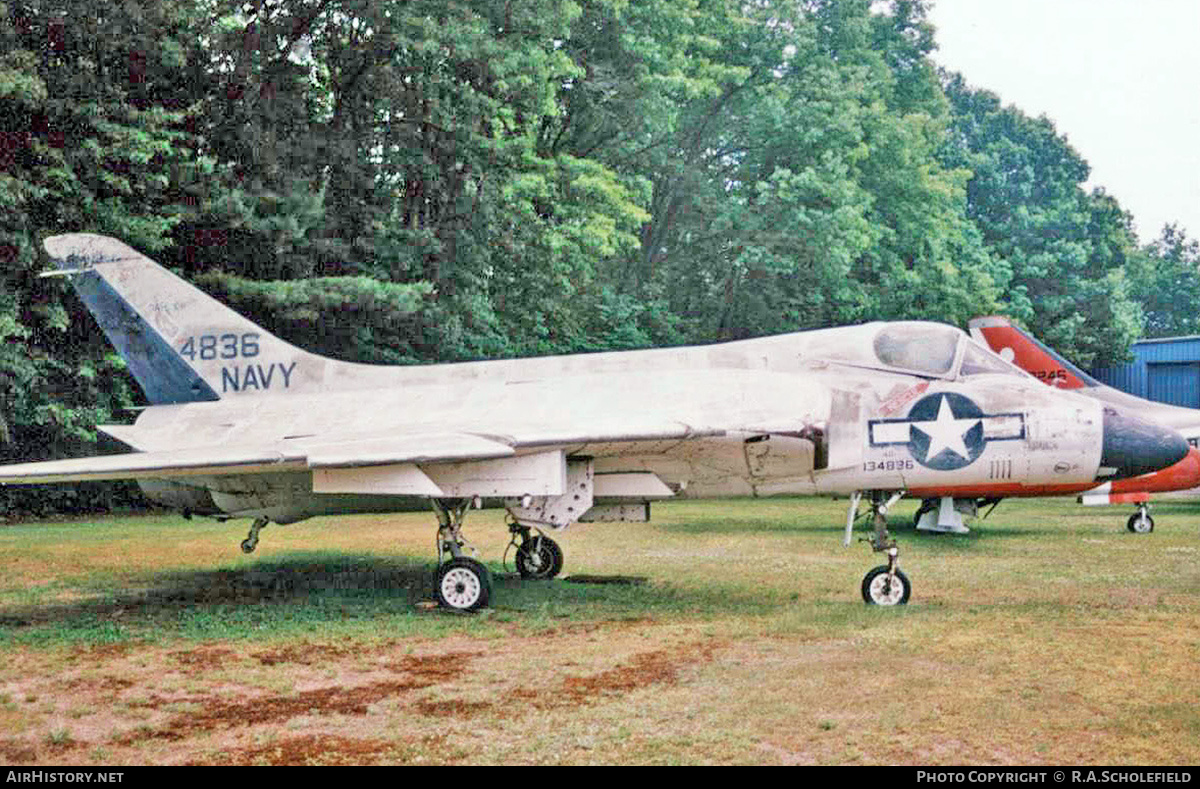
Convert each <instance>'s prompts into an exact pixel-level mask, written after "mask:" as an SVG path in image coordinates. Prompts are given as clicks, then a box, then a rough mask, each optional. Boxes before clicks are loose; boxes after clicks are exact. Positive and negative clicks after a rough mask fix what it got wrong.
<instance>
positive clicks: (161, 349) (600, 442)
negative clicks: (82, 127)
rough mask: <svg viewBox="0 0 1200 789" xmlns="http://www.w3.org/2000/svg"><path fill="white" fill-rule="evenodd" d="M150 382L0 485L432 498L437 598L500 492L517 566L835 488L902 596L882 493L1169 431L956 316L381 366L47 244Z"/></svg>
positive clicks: (1063, 467) (179, 495) (117, 256)
mask: <svg viewBox="0 0 1200 789" xmlns="http://www.w3.org/2000/svg"><path fill="white" fill-rule="evenodd" d="M45 247H46V250H47V252H48V253H49V255H50V257H51V258H52V259H54V260H55V261H56V262H57V264H58V265H59V267H60V269H61V270H62V272H61V273H65V274H67V275H68V276H69V278H70V281H71V282H72V283H73V285H74V286H75V288H76V290H77V291H78V293H79V295H80V296H81V298H82V299H83V301H84V303H85V304H87V306H88V307H89V309H90V310H91V311H92V313H93V314H94V315H95V316H96V319H97V321H98V323H99V325H100V327H101V328H102V329H103V330H104V332H105V333H106V334H107V335H108V337H109V339H110V340H111V341H112V343H113V344H114V345H115V346H116V347H117V349H118V350H119V352H120V353H121V354H122V356H123V357H124V358H125V360H126V362H127V364H128V367H129V369H130V372H131V373H132V374H133V375H134V377H135V378H136V379H137V380H138V382H139V383H140V385H141V386H142V388H143V389H144V390H145V393H146V395H147V398H148V399H149V401H150V404H151V405H150V407H148V408H146V409H145V410H143V411H142V412H141V414H140V415H139V416H138V418H137V420H136V422H135V424H133V425H130V426H106V427H104V428H102V429H103V430H104V431H105V432H107V433H108V434H110V435H112V436H113V437H115V438H117V439H118V440H120V441H122V442H124V443H126V444H128V445H129V446H131V447H133V448H134V449H135V450H137V451H136V452H134V453H130V454H125V455H113V456H105V457H95V458H81V459H74V460H61V461H46V462H40V463H26V464H19V465H12V466H5V467H0V483H34V482H63V481H72V480H87V479H117V478H133V479H137V480H138V481H139V483H141V485H142V487H143V489H144V490H145V491H146V492H147V493H148V494H149V495H150V496H151V497H152V498H154V499H156V500H158V501H160V502H163V503H167V504H168V505H171V506H174V507H176V508H178V509H181V510H184V511H188V512H192V513H196V514H201V515H212V516H216V517H220V518H227V517H247V518H253V519H254V521H253V525H252V526H251V528H250V534H249V536H248V537H247V538H246V540H245V541H244V542H243V543H242V547H243V550H245V551H247V552H249V551H252V550H253V549H254V545H255V543H256V542H257V541H258V534H259V531H260V530H261V529H262V528H263V527H264V526H266V525H267V524H268V523H269V522H275V523H277V524H287V523H292V522H295V521H299V520H301V519H304V518H308V517H311V516H314V515H323V514H330V513H341V512H374V511H394V510H401V509H411V508H412V507H413V505H422V506H429V507H432V509H433V511H434V512H435V513H436V516H437V524H438V553H439V569H438V571H437V575H436V581H435V588H434V592H435V595H436V597H437V599H438V601H439V603H440V604H441V605H443V606H446V607H449V608H452V609H459V610H473V609H476V608H479V607H481V606H484V605H486V604H487V602H488V597H489V594H490V580H489V576H488V571H487V569H486V568H485V567H484V566H483V565H482V564H481V563H479V562H477V561H476V560H474V559H472V558H470V557H468V556H467V549H468V548H469V546H468V545H467V544H466V542H465V540H464V537H463V532H462V526H463V519H464V516H465V514H466V512H467V510H468V509H469V508H470V507H471V506H475V507H481V506H500V507H503V508H505V509H506V510H507V512H508V521H509V528H510V530H511V531H512V532H513V540H514V542H515V543H517V548H518V550H517V567H518V569H519V570H520V572H521V574H522V575H523V576H526V577H543V578H548V577H552V576H554V575H555V574H557V573H558V572H559V570H560V569H561V567H562V551H561V550H560V549H559V547H558V546H557V544H556V543H555V542H554V541H553V540H551V539H550V538H549V537H547V536H545V534H544V532H545V531H556V530H559V529H562V528H564V527H566V526H568V525H569V524H571V523H572V522H575V521H644V520H647V519H648V518H649V510H650V502H652V501H655V500H659V499H668V498H681V497H687V498H698V497H715V496H766V495H778V494H841V495H848V496H849V497H850V500H851V504H850V509H849V512H848V514H847V519H846V542H847V544H848V543H849V540H850V537H851V532H852V529H853V526H854V523H855V520H856V519H857V516H858V511H859V506H860V500H861V499H862V497H863V495H864V494H866V496H867V500H868V501H869V502H870V505H871V506H870V507H869V508H868V511H867V512H866V513H864V514H867V515H871V516H873V523H874V530H873V533H872V535H871V537H870V542H871V544H872V547H873V548H874V549H875V550H876V551H880V552H884V553H885V554H886V555H887V558H888V562H887V564H886V565H881V566H879V567H876V568H875V569H873V570H871V571H870V572H869V573H868V574H867V575H866V577H865V578H864V579H863V583H862V592H863V597H864V599H866V600H867V601H868V602H870V603H876V604H884V605H895V604H899V603H904V602H906V601H907V600H908V596H909V592H910V585H909V581H908V579H907V578H906V577H905V576H904V574H903V573H902V572H900V570H899V567H898V554H899V551H898V548H897V546H896V544H895V542H894V541H893V540H892V539H891V537H890V535H889V534H888V531H887V524H886V517H885V516H886V512H887V510H888V508H889V507H890V506H891V505H892V504H894V503H895V501H897V500H898V499H899V498H900V497H901V496H902V495H904V494H905V492H908V493H911V494H912V495H916V496H921V497H924V498H940V499H941V501H942V509H943V510H946V509H947V504H949V509H951V510H953V506H954V504H955V500H959V501H964V500H970V501H974V500H976V499H979V498H984V499H996V498H1000V497H1005V496H1013V495H1044V494H1047V493H1066V492H1076V491H1079V490H1084V489H1087V488H1090V487H1093V486H1095V485H1096V484H1097V483H1098V482H1101V481H1104V480H1108V479H1118V478H1122V477H1128V476H1133V475H1137V474H1143V473H1146V472H1149V471H1153V470H1155V469H1158V468H1162V467H1165V466H1169V465H1171V464H1173V463H1175V462H1176V461H1178V460H1179V459H1180V458H1182V457H1183V456H1184V454H1185V453H1186V452H1187V444H1186V443H1185V442H1184V440H1183V438H1182V437H1180V436H1179V435H1178V434H1176V433H1174V432H1173V431H1171V430H1169V429H1166V428H1162V427H1158V426H1156V425H1151V424H1148V423H1146V422H1143V421H1141V420H1138V419H1136V418H1131V417H1126V416H1123V415H1121V414H1119V413H1118V412H1116V411H1114V410H1111V409H1104V408H1102V407H1101V405H1100V404H1099V403H1098V402H1097V401H1095V400H1093V399H1090V398H1086V397H1082V396H1079V395H1074V394H1071V393H1067V392H1057V391H1054V390H1053V389H1050V388H1047V387H1045V386H1042V385H1041V384H1040V383H1038V382H1037V380H1036V379H1034V378H1032V377H1030V376H1029V375H1027V374H1026V373H1024V372H1022V371H1020V370H1019V369H1017V368H1016V367H1014V366H1013V365H1011V364H1009V363H1008V362H1006V361H1004V360H1002V359H1001V358H1000V357H998V356H996V355H995V354H993V353H992V352H990V351H988V350H986V349H985V348H983V347H982V346H980V345H978V344H976V343H975V342H974V341H972V340H971V339H970V338H969V337H967V335H966V334H965V333H964V332H963V331H961V330H959V329H956V328H953V327H950V326H946V325H942V324H937V323H922V322H905V323H870V324H864V325H860V326H851V327H845V328H836V329H823V330H815V331H808V332H800V333H795V334H786V335H780V336H774V337H764V338H760V339H753V340H742V341H736V342H728V343H722V344H716V345H708V346H700V347H685V348H665V349H655V350H644V351H625V352H617V353H596V354H580V355H571V356H557V357H542V358H532V359H512V360H501V361H479V362H463V363H454V364H437V365H427V366H414V367H383V366H376V365H364V364H354V363H348V362H341V361H335V360H331V359H326V358H322V357H319V356H316V355H313V354H311V353H307V352H305V351H303V350H300V349H298V348H295V347H293V346H291V345H288V344H287V343H285V342H283V341H282V340H280V339H278V338H276V337H273V336H271V335H270V334H269V333H267V332H266V331H264V330H263V329H262V328H260V327H258V326H256V325H255V324H253V323H251V322H250V321H248V320H246V319H245V318H243V317H241V316H240V315H238V314H237V313H235V312H233V311H232V310H230V309H228V308H226V307H225V306H224V305H222V304H221V303H220V302H218V301H216V300H215V299H212V298H210V297H209V296H207V295H205V294H204V293H202V292H200V291H199V290H197V289H196V288H194V287H192V286H191V285H189V284H188V283H186V282H185V281H183V280H182V279H180V278H179V277H177V276H175V275H174V274H172V273H171V272H169V271H167V270H166V269H164V268H162V267H161V266H159V265H157V264H155V263H154V262H153V261H151V260H149V259H148V258H146V257H144V256H142V255H140V254H139V253H137V252H135V251H134V250H133V249H130V248H129V247H128V246H126V245H124V244H122V243H121V242H119V241H116V240H114V239H110V238H105V237H103V236H95V235H87V234H74V235H66V236H57V237H54V238H50V239H47V240H46V242H45Z"/></svg>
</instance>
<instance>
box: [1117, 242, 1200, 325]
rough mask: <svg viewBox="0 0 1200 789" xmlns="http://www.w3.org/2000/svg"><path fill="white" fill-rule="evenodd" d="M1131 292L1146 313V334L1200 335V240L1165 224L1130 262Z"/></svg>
mask: <svg viewBox="0 0 1200 789" xmlns="http://www.w3.org/2000/svg"><path fill="white" fill-rule="evenodd" d="M1129 279H1130V282H1131V285H1130V295H1131V296H1132V298H1133V299H1134V301H1136V302H1137V303H1138V304H1139V305H1141V308H1142V313H1143V315H1144V316H1145V320H1146V328H1145V332H1144V336H1146V337H1173V336H1178V335H1184V334H1200V311H1198V310H1197V308H1196V305H1197V304H1200V242H1198V241H1197V240H1196V239H1194V238H1188V237H1187V232H1186V231H1184V230H1183V229H1182V228H1180V227H1179V226H1178V225H1174V224H1170V225H1165V226H1164V227H1163V229H1162V233H1161V234H1160V235H1159V237H1158V238H1157V239H1155V240H1154V241H1153V242H1152V243H1151V244H1149V245H1147V247H1146V248H1145V249H1144V250H1143V251H1142V254H1140V255H1138V256H1137V257H1136V258H1135V260H1134V261H1133V262H1132V263H1131V265H1130V277H1129Z"/></svg>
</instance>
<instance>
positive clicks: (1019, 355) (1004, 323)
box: [968, 315, 1200, 534]
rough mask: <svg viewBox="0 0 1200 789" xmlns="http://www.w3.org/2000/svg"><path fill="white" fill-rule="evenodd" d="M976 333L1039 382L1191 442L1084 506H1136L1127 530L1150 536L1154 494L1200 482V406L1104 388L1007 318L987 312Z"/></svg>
mask: <svg viewBox="0 0 1200 789" xmlns="http://www.w3.org/2000/svg"><path fill="white" fill-rule="evenodd" d="M968 325H969V327H970V329H971V334H972V336H974V337H975V339H976V340H978V341H979V342H981V343H984V344H986V345H988V346H989V347H990V348H991V349H992V350H993V351H995V352H996V353H998V354H1000V355H1001V356H1002V357H1004V358H1005V359H1007V360H1009V361H1011V362H1013V363H1014V364H1016V365H1017V366H1018V367H1020V368H1021V369H1022V370H1025V371H1026V372H1028V373H1031V374H1032V375H1033V376H1034V377H1036V378H1038V379H1039V380H1040V381H1042V382H1044V383H1047V384H1050V385H1051V386H1054V387H1056V388H1058V389H1064V390H1073V391H1076V392H1079V393H1080V394H1085V395H1088V396H1089V397H1094V398H1096V399H1097V400H1100V401H1101V402H1104V403H1107V404H1109V405H1111V406H1114V407H1116V408H1118V409H1120V410H1121V411H1122V412H1124V413H1127V414H1137V415H1138V416H1140V417H1142V418H1144V419H1149V420H1153V421H1154V422H1158V423H1159V424H1163V425H1167V426H1169V427H1172V428H1174V429H1175V430H1177V431H1178V432H1179V433H1181V434H1182V435H1183V437H1184V438H1185V439H1187V442H1188V443H1189V444H1191V445H1192V449H1191V450H1190V451H1189V452H1188V455H1187V457H1185V458H1184V459H1183V460H1181V461H1179V462H1178V463H1176V464H1175V465H1173V466H1171V467H1169V468H1165V469H1162V470H1161V471H1156V472H1154V473H1151V474H1146V475H1143V476H1138V477H1130V478H1127V479H1121V480H1116V481H1112V482H1105V483H1104V484H1102V485H1100V486H1098V487H1096V488H1095V489H1093V490H1090V491H1087V492H1085V493H1083V494H1081V495H1080V497H1079V499H1080V501H1081V502H1083V503H1084V504H1089V505H1095V504H1135V505H1137V508H1138V510H1137V512H1135V513H1134V514H1133V515H1130V516H1129V520H1128V521H1127V522H1126V524H1125V525H1126V528H1128V529H1129V530H1130V531H1131V532H1135V533H1138V534H1146V533H1149V532H1152V531H1154V519H1153V518H1152V517H1150V513H1149V511H1148V507H1149V501H1150V494H1151V493H1160V492H1165V491H1175V490H1187V489H1189V488H1195V487H1197V486H1200V451H1198V450H1197V449H1196V446H1197V444H1198V443H1200V410H1197V409H1194V408H1181V407H1180V406H1175V405H1169V404H1167V403H1157V402H1154V401H1153V400H1144V399H1142V398H1140V397H1135V396H1134V395H1131V394H1129V393H1127V392H1122V391H1121V390H1120V389H1114V388H1113V387H1111V386H1106V385H1104V384H1102V383H1100V382H1099V381H1097V380H1096V379H1095V378H1093V377H1091V376H1090V375H1088V374H1087V373H1085V372H1084V371H1083V370H1081V369H1079V368H1078V367H1076V366H1075V365H1073V364H1071V363H1070V362H1068V361H1067V360H1066V359H1064V358H1063V357H1062V356H1061V355H1059V354H1058V353H1057V352H1055V351H1053V350H1051V349H1050V348H1048V347H1047V346H1045V345H1043V344H1042V343H1041V342H1039V341H1038V340H1037V339H1035V338H1034V337H1033V336H1032V335H1030V334H1029V332H1027V331H1025V330H1023V329H1021V328H1020V327H1019V326H1016V325H1014V324H1013V323H1012V321H1010V320H1009V319H1008V318H1005V317H1002V316H996V315H993V316H989V317H985V318H973V319H972V320H971V321H970V322H969V324H968Z"/></svg>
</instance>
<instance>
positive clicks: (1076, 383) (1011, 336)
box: [967, 315, 1101, 389]
mask: <svg viewBox="0 0 1200 789" xmlns="http://www.w3.org/2000/svg"><path fill="white" fill-rule="evenodd" d="M967 325H968V326H969V327H970V329H971V336H972V337H974V338H975V339H976V340H978V341H980V342H982V343H983V344H984V345H987V346H988V347H989V348H991V349H992V350H993V351H995V352H996V353H997V354H999V355H1000V356H1001V357H1003V358H1004V359H1007V360H1008V361H1010V362H1012V363H1013V364H1015V365H1016V366H1017V367H1020V368H1021V369H1022V370H1024V371H1025V372H1027V373H1029V374H1031V375H1033V376H1034V377H1035V378H1038V379H1039V380H1041V381H1042V382H1043V383H1047V384H1050V385H1051V386H1054V387H1057V388H1059V389H1088V388H1092V387H1095V386H1100V385H1101V384H1100V382H1099V381H1097V380H1096V379H1095V378H1093V377H1091V376H1090V375H1088V374H1087V373H1085V372H1084V371H1083V370H1081V369H1079V368H1078V367H1076V366H1075V365H1073V364H1071V363H1070V362H1068V361H1067V360H1066V359H1064V358H1063V357H1062V356H1059V355H1058V353H1056V352H1055V351H1053V350H1052V349H1050V348H1047V347H1046V346H1045V345H1042V343H1040V342H1038V341H1037V340H1036V339H1034V338H1033V337H1032V336H1031V335H1030V334H1029V333H1028V332H1026V331H1025V330H1024V329H1022V328H1020V327H1019V326H1016V325H1014V324H1013V322H1012V321H1010V320H1009V319H1008V318H1005V317H1002V316H996V315H993V316H989V317H986V318H972V319H971V320H970V321H969V322H968V324H967Z"/></svg>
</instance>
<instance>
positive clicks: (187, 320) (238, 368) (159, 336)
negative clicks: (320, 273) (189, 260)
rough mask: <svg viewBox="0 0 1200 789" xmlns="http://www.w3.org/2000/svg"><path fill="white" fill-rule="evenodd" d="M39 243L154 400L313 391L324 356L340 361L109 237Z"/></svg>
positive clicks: (170, 401) (201, 399)
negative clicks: (286, 337) (289, 339)
mask: <svg viewBox="0 0 1200 789" xmlns="http://www.w3.org/2000/svg"><path fill="white" fill-rule="evenodd" d="M44 244H45V248H46V252H47V253H48V254H49V255H50V257H51V258H52V259H53V260H54V261H55V263H56V264H57V265H58V267H59V269H60V272H58V273H61V274H63V275H66V276H68V278H69V279H70V281H71V283H72V284H73V285H74V287H75V290H76V291H77V292H78V293H79V296H80V298H82V299H83V302H84V303H85V304H86V305H87V307H88V309H89V310H91V312H92V315H94V316H95V318H96V321H97V323H99V325H100V328H101V329H102V330H103V331H104V333H105V335H107V336H108V339H109V341H110V342H112V344H113V345H114V346H115V347H116V349H117V351H118V352H119V353H120V354H121V356H122V357H123V358H124V359H125V363H126V365H127V366H128V367H129V371H130V372H131V373H132V374H133V377H134V378H136V379H137V381H138V383H139V384H140V385H141V387H142V389H143V390H144V391H145V393H146V397H147V399H148V400H149V401H150V403H151V404H152V405H167V404H173V403H194V402H204V401H209V400H220V399H225V398H228V397H243V396H248V395H249V396H253V395H263V394H285V393H291V392H297V391H305V390H307V391H312V390H314V389H319V388H321V385H322V381H323V378H324V374H325V372H326V369H325V368H326V366H327V365H343V364H346V363H343V362H332V361H329V360H326V359H324V358H322V357H319V356H317V355H315V354H311V353H308V352H307V351H303V350H301V349H299V348H296V347H295V346H293V345H289V344H288V343H286V342H284V341H283V340H281V339H279V338H278V337H275V336H274V335H272V334H270V333H269V332H267V331H266V330H264V329H263V328H261V327H260V326H257V325H255V324H254V323H253V322H252V321H250V320H247V319H246V318H244V317H242V316H241V315H239V314H237V313H236V312H234V311H233V310H231V309H229V308H228V307H226V306H225V305H224V304H222V303H221V302H219V301H217V300H216V299H214V298H212V297H211V296H209V295H207V294H206V293H204V292H202V291H201V290H199V289H198V288H196V287H194V286H193V285H190V284H189V283H187V282H186V281H184V280H183V279H181V278H180V277H177V276H176V275H175V274H172V273H171V272H170V271H168V270H167V269H165V268H163V267H162V266H160V265H158V264H157V263H155V262H154V261H153V260H150V258H148V257H146V256H144V255H142V254H140V253H139V252H137V251H136V250H134V249H131V248H130V247H129V246H127V245H125V244H123V243H121V242H120V241H117V240H116V239H113V238H108V237H106V236H98V235H92V234H88V233H73V234H70V235H63V236H54V237H52V238H48V239H46V241H45V242H44ZM346 366H347V367H366V366H368V365H350V364H347V365H346Z"/></svg>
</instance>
